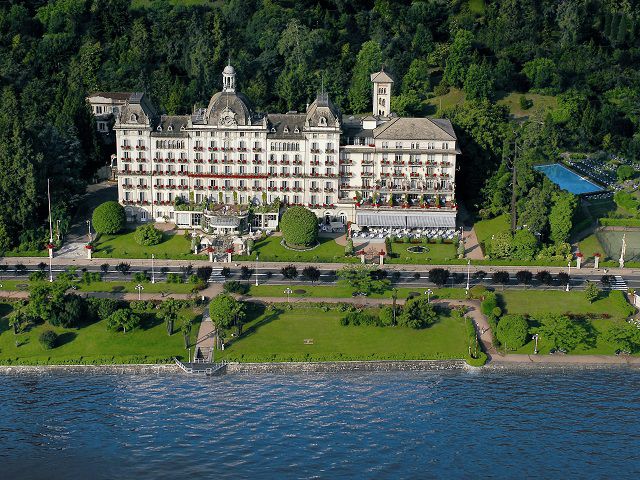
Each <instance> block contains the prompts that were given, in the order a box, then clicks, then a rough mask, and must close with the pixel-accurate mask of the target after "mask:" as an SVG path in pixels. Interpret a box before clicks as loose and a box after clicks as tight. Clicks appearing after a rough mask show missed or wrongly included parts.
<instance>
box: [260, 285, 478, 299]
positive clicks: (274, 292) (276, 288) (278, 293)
mask: <svg viewBox="0 0 640 480" xmlns="http://www.w3.org/2000/svg"><path fill="white" fill-rule="evenodd" d="M286 288H287V285H259V286H257V287H256V286H255V285H251V287H250V289H249V295H251V296H253V297H286V296H287V294H286V293H284V291H285V290H286ZM290 288H291V290H293V293H291V294H290V298H291V299H295V298H313V297H317V298H352V296H351V294H352V293H353V292H354V289H353V288H351V287H347V286H342V285H338V286H331V287H327V286H324V285H292V286H291V287H290ZM296 290H304V293H302V292H299V293H295V291H296ZM397 290H398V298H407V296H408V295H409V294H410V293H414V292H415V293H419V294H424V291H425V288H424V287H423V288H419V287H415V288H411V287H410V288H404V287H403V288H398V289H397ZM432 290H433V292H434V294H433V295H432V298H464V297H465V291H464V289H463V288H432ZM392 294H393V292H392V291H391V290H387V291H386V292H384V293H382V294H375V293H374V294H371V295H370V296H369V297H368V298H392ZM359 298H364V297H359Z"/></svg>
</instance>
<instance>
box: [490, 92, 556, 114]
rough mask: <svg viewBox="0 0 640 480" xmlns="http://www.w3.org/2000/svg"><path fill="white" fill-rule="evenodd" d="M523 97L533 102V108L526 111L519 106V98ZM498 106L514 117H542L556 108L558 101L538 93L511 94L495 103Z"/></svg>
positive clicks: (550, 96)
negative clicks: (506, 109)
mask: <svg viewBox="0 0 640 480" xmlns="http://www.w3.org/2000/svg"><path fill="white" fill-rule="evenodd" d="M522 95H524V96H525V97H527V99H528V100H531V101H532V102H533V106H532V107H531V108H529V109H527V110H523V109H522V107H521V106H520V97H521V96H522ZM497 103H498V104H500V105H506V107H507V108H508V109H509V113H511V115H513V116H515V117H528V116H534V117H542V116H544V114H545V112H547V111H548V110H552V109H554V108H556V107H557V106H558V99H557V98H556V97H554V96H552V95H540V94H538V93H525V94H522V93H518V92H511V93H509V94H507V95H506V96H504V97H502V98H501V99H500V100H498V102H497Z"/></svg>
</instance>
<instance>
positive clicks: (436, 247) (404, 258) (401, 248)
mask: <svg viewBox="0 0 640 480" xmlns="http://www.w3.org/2000/svg"><path fill="white" fill-rule="evenodd" d="M417 246H420V247H426V248H428V249H429V251H428V252H424V253H412V252H409V251H408V250H407V249H408V248H410V247H417ZM392 250H393V253H394V255H397V256H394V257H393V258H390V257H385V259H384V262H385V263H389V264H395V263H403V264H436V265H437V264H442V263H450V262H452V261H455V260H456V246H455V245H454V244H452V243H429V244H428V245H425V244H422V243H420V244H411V243H394V244H393V246H392ZM461 263H464V260H461Z"/></svg>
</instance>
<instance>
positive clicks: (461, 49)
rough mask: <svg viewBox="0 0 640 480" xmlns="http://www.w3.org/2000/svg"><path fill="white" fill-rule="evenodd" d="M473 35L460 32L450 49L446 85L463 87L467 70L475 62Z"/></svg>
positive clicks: (445, 77) (457, 33)
mask: <svg viewBox="0 0 640 480" xmlns="http://www.w3.org/2000/svg"><path fill="white" fill-rule="evenodd" d="M472 42H473V33H471V32H469V31H468V30H458V31H457V32H456V35H455V37H454V39H453V43H452V44H451V47H450V49H449V56H448V57H447V64H446V66H445V69H444V76H443V77H442V81H443V82H445V84H446V85H451V86H453V87H462V85H463V84H464V81H465V79H466V77H467V69H468V68H469V65H471V63H472V62H473V47H472Z"/></svg>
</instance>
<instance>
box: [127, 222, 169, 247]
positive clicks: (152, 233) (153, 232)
mask: <svg viewBox="0 0 640 480" xmlns="http://www.w3.org/2000/svg"><path fill="white" fill-rule="evenodd" d="M133 239H134V240H135V241H136V243H137V244H138V245H142V246H144V247H149V246H151V245H158V244H159V243H160V242H162V232H161V231H160V230H158V229H157V228H156V227H154V226H153V225H152V224H151V223H148V224H146V225H140V226H139V227H138V228H136V231H135V233H134V234H133Z"/></svg>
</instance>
